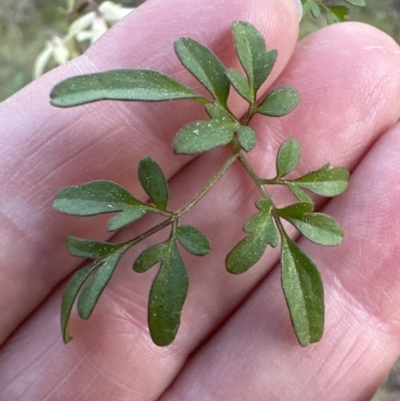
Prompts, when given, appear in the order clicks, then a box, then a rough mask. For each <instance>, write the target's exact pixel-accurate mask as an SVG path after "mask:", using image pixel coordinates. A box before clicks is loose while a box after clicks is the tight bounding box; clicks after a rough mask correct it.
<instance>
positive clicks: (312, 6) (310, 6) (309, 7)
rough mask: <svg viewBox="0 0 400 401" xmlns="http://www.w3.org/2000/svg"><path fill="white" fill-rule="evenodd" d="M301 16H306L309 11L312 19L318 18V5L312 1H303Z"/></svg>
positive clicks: (319, 11)
mask: <svg viewBox="0 0 400 401" xmlns="http://www.w3.org/2000/svg"><path fill="white" fill-rule="evenodd" d="M302 3H303V15H306V14H307V13H308V12H309V11H311V14H312V15H313V17H314V18H318V17H319V16H320V13H321V10H320V8H319V5H318V4H317V3H316V2H315V1H313V0H303V1H302Z"/></svg>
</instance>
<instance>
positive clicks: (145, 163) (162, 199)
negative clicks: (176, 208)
mask: <svg viewBox="0 0 400 401" xmlns="http://www.w3.org/2000/svg"><path fill="white" fill-rule="evenodd" d="M138 176H139V181H140V184H141V185H142V187H143V189H144V190H145V191H146V193H147V195H149V197H150V198H151V200H152V201H153V202H154V204H155V206H156V207H157V209H159V210H163V211H165V210H166V209H167V203H168V183H167V180H166V179H165V176H164V173H163V172H162V170H161V168H160V166H159V165H158V164H157V163H156V162H155V161H154V160H153V159H152V158H151V157H149V156H146V157H144V158H143V159H142V160H140V162H139V167H138Z"/></svg>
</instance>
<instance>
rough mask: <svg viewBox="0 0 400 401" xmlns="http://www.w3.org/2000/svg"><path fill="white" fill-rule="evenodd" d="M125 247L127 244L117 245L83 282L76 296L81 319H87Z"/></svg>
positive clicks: (126, 247)
mask: <svg viewBox="0 0 400 401" xmlns="http://www.w3.org/2000/svg"><path fill="white" fill-rule="evenodd" d="M127 249H128V246H125V247H119V249H118V250H117V251H116V252H114V253H113V254H111V255H110V256H108V257H107V258H106V259H105V260H104V262H103V263H102V264H101V265H100V267H99V268H98V269H97V270H96V272H94V274H93V275H92V276H91V277H90V278H89V279H88V280H87V283H85V285H84V287H83V289H82V292H81V293H80V295H79V298H78V314H79V316H80V317H81V318H82V319H84V320H86V319H89V317H90V315H91V314H92V312H93V309H94V307H95V306H96V304H97V302H98V300H99V298H100V295H101V294H102V292H103V291H104V289H105V287H106V285H107V284H108V282H109V281H110V279H111V276H112V275H113V273H114V270H115V268H116V267H117V264H118V262H119V260H120V259H121V256H122V255H123V254H124V252H125V251H126V250H127Z"/></svg>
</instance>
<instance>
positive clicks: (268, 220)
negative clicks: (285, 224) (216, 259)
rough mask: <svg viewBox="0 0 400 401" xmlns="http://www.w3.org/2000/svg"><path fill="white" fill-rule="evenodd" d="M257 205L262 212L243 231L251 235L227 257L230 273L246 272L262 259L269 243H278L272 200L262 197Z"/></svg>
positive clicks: (252, 218) (274, 244)
mask: <svg viewBox="0 0 400 401" xmlns="http://www.w3.org/2000/svg"><path fill="white" fill-rule="evenodd" d="M256 206H257V209H258V210H259V211H260V212H259V213H258V214H256V215H255V216H252V217H251V218H250V219H249V220H248V221H247V223H246V224H245V226H244V227H243V231H244V232H246V233H248V234H249V235H247V236H246V237H245V238H244V239H243V240H242V241H240V242H239V243H238V244H237V245H236V246H235V247H234V248H233V249H232V251H231V252H229V254H228V256H227V257H226V260H225V263H226V268H227V270H228V271H229V272H230V273H233V274H241V273H244V272H246V271H247V270H249V269H250V267H252V266H253V265H255V264H256V263H257V262H258V261H259V260H260V259H261V257H262V255H263V254H264V252H265V248H266V247H267V245H268V244H270V245H271V246H272V247H276V245H277V244H278V233H277V231H276V227H275V225H274V222H273V219H272V216H271V213H272V210H273V204H272V202H271V201H270V200H269V199H261V200H259V201H258V202H257V203H256Z"/></svg>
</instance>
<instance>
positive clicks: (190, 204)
mask: <svg viewBox="0 0 400 401" xmlns="http://www.w3.org/2000/svg"><path fill="white" fill-rule="evenodd" d="M238 156H239V153H235V154H233V155H232V156H231V157H230V158H229V159H228V160H226V162H225V163H224V164H223V165H222V167H221V168H220V169H219V170H218V171H217V173H216V174H215V175H214V176H213V177H212V178H211V180H210V181H208V182H207V184H206V185H205V186H204V187H203V188H202V189H201V190H200V191H199V192H198V193H197V194H196V195H195V196H194V197H193V199H191V200H190V201H189V202H188V203H187V204H186V205H185V206H184V207H183V208H182V209H180V210H178V211H177V212H175V213H173V214H172V215H171V214H169V212H167V213H159V214H163V215H167V216H169V218H168V219H167V220H164V221H162V222H161V223H159V224H157V225H156V226H154V227H152V228H150V229H149V230H147V231H145V232H144V233H142V234H140V235H139V236H137V237H135V238H133V239H131V240H129V241H127V242H124V243H122V244H121V245H127V246H128V247H132V246H134V245H136V244H137V243H139V242H141V241H143V240H144V239H146V238H148V237H150V236H151V235H153V234H155V233H157V232H158V231H160V230H162V229H163V228H165V227H168V226H169V225H171V224H172V225H173V226H174V227H175V228H176V226H177V223H178V221H179V219H180V218H181V217H182V216H184V215H185V214H186V213H187V212H189V210H190V209H192V207H194V206H195V205H196V204H197V203H198V202H199V201H200V200H201V199H202V198H203V197H204V196H205V195H206V194H207V193H208V191H210V189H211V188H212V187H213V186H214V185H215V184H216V183H217V182H218V181H219V180H220V179H221V178H222V176H223V175H224V174H225V173H226V172H227V171H228V169H229V167H230V166H232V164H233V163H234V161H235V160H236V159H237V158H238Z"/></svg>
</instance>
